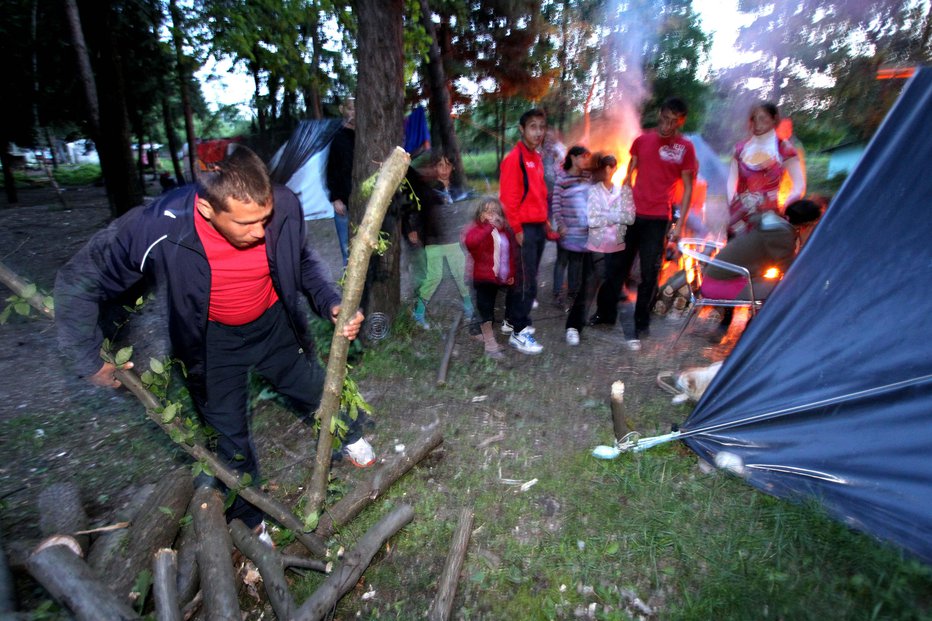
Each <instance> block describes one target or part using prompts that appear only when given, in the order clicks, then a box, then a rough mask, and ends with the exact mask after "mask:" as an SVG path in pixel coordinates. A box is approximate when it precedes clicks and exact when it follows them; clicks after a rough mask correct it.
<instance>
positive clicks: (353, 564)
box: [294, 505, 414, 621]
mask: <svg viewBox="0 0 932 621" xmlns="http://www.w3.org/2000/svg"><path fill="white" fill-rule="evenodd" d="M413 519H414V509H412V508H411V507H410V506H408V505H399V506H398V507H396V508H395V509H393V510H392V512H391V513H389V514H388V515H386V516H385V517H384V518H382V519H381V520H379V522H378V523H377V524H376V525H375V526H373V527H372V528H370V529H369V531H368V532H366V534H365V535H363V536H362V538H361V539H360V540H359V542H358V543H357V544H356V547H355V548H353V549H352V550H350V551H349V553H348V554H347V555H346V556H345V557H344V558H343V563H341V564H340V566H339V567H338V568H337V569H335V570H334V571H333V573H332V574H330V576H329V577H328V578H327V579H326V580H325V581H324V583H323V584H322V585H320V587H319V588H318V589H317V590H316V591H315V592H314V594H313V595H311V597H310V598H309V599H308V600H307V601H306V602H304V604H303V605H302V606H301V608H299V609H298V610H297V612H296V613H295V615H294V621H316V620H317V619H323V618H324V616H326V615H327V613H329V612H330V611H331V610H332V609H333V607H334V606H336V604H337V602H338V601H340V598H341V597H343V596H344V595H345V594H346V593H347V592H348V591H349V590H350V589H352V588H353V586H355V585H356V583H357V582H358V581H359V577H360V576H362V573H363V572H364V571H365V570H366V568H367V567H368V566H369V564H370V563H371V562H372V557H374V556H375V553H376V552H378V551H379V548H381V547H382V545H383V544H384V543H385V542H386V541H387V540H388V539H389V538H391V537H392V536H394V534H395V533H397V532H398V531H399V530H401V528H402V527H403V526H404V525H405V524H407V523H408V522H410V521H411V520H413Z"/></svg>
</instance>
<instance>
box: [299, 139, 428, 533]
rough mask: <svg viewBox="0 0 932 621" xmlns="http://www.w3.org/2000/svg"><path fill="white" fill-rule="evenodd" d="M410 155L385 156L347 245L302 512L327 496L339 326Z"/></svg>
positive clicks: (342, 345) (338, 384)
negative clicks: (364, 210) (358, 221)
mask: <svg viewBox="0 0 932 621" xmlns="http://www.w3.org/2000/svg"><path fill="white" fill-rule="evenodd" d="M410 162H411V158H410V157H409V156H408V154H407V153H405V151H404V149H402V148H401V147H395V150H394V151H393V152H392V154H391V155H390V156H389V158H388V160H387V161H386V162H385V163H384V164H383V165H382V169H381V170H380V171H379V176H378V179H377V180H376V182H375V188H374V189H373V190H372V196H371V198H370V199H369V203H368V205H367V206H366V213H365V215H364V216H363V219H362V223H361V224H360V225H359V229H358V230H357V232H356V235H355V236H353V240H352V243H351V245H350V256H349V260H348V262H347V264H346V278H344V281H343V300H342V302H341V306H340V316H339V317H337V323H336V327H335V328H334V330H333V340H332V341H331V343H330V357H329V359H328V360H327V375H326V377H325V378H324V391H323V395H322V396H321V401H320V408H319V409H318V411H317V412H318V414H317V415H318V416H319V417H320V434H319V435H318V437H317V456H316V458H315V460H314V472H313V474H312V475H311V482H310V484H309V485H308V488H307V491H306V492H305V494H304V498H305V500H306V503H305V515H311V514H313V513H318V512H319V511H320V509H321V507H322V506H323V504H324V501H325V500H326V498H327V482H328V480H329V478H330V458H331V452H332V450H333V434H331V433H330V421H331V419H332V418H333V417H334V416H336V415H337V413H338V412H339V410H340V396H341V395H342V394H343V380H344V379H345V378H346V355H347V353H348V352H349V343H350V342H349V339H347V338H346V337H345V336H343V326H345V325H346V323H347V322H348V321H349V320H350V319H352V318H353V317H354V316H355V315H356V309H357V308H358V307H359V303H360V302H361V301H362V293H363V287H364V285H365V282H366V272H367V271H368V269H369V259H370V257H371V256H372V252H373V250H375V248H376V247H377V246H378V241H379V230H380V228H381V226H382V220H383V219H384V218H385V212H386V211H387V210H388V206H389V204H391V200H392V197H393V196H394V194H395V190H397V189H398V186H399V185H400V184H401V181H402V179H404V176H405V173H407V171H408V164H409V163H410Z"/></svg>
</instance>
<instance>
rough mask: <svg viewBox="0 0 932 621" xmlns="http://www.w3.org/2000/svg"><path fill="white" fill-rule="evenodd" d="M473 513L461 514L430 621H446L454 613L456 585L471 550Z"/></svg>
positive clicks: (466, 511)
mask: <svg viewBox="0 0 932 621" xmlns="http://www.w3.org/2000/svg"><path fill="white" fill-rule="evenodd" d="M472 522H473V512H472V510H471V509H463V510H462V511H461V512H460V519H459V523H458V525H457V527H456V532H455V533H454V534H453V546H452V547H451V548H450V553H449V554H448V555H447V562H446V564H445V565H444V566H443V573H441V574H440V582H439V585H438V587H437V595H436V596H435V597H434V601H433V602H432V603H431V605H430V610H429V611H428V612H427V618H428V619H430V621H446V620H447V619H449V618H450V613H451V612H452V611H453V598H454V597H456V583H457V582H458V581H459V578H460V571H461V570H462V568H463V560H464V559H465V558H466V551H467V550H468V549H469V537H470V535H471V534H472Z"/></svg>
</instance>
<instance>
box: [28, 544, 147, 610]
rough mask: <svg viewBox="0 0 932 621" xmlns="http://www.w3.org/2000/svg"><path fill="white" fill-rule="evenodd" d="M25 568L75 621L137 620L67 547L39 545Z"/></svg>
mask: <svg viewBox="0 0 932 621" xmlns="http://www.w3.org/2000/svg"><path fill="white" fill-rule="evenodd" d="M75 545H76V544H75ZM26 569H28V570H29V573H30V574H31V575H32V577H33V578H35V579H36V581H37V582H39V584H41V585H42V586H43V587H45V590H46V591H48V592H49V593H51V594H52V597H54V598H55V599H56V600H57V601H59V602H61V604H62V605H64V606H65V607H66V608H68V609H69V610H70V611H71V612H73V613H74V616H75V618H76V619H78V621H122V620H123V619H138V618H139V617H138V616H137V615H136V613H135V612H133V610H132V609H131V608H130V607H128V606H127V605H126V604H125V603H123V601H122V600H121V599H120V598H117V596H116V595H114V594H113V592H111V591H110V590H109V589H108V588H107V587H106V586H104V584H103V582H101V580H100V578H98V577H97V575H96V574H95V573H94V571H93V570H92V569H91V568H90V567H88V566H87V563H85V562H84V560H83V559H82V558H81V557H79V556H78V555H77V554H76V553H75V552H74V549H72V548H71V547H70V546H68V545H50V546H48V547H42V546H41V545H40V546H39V548H37V549H36V551H35V552H33V553H32V555H30V557H29V559H28V560H27V561H26Z"/></svg>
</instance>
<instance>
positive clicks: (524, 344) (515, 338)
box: [508, 326, 544, 354]
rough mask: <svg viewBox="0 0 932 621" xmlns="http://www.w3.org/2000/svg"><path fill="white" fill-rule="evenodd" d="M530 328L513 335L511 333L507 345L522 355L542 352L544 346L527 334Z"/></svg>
mask: <svg viewBox="0 0 932 621" xmlns="http://www.w3.org/2000/svg"><path fill="white" fill-rule="evenodd" d="M530 329H531V327H530V326H528V327H527V328H525V329H524V330H521V332H519V333H517V334H515V333H514V332H512V334H511V338H509V339H508V344H509V345H511V346H512V347H514V348H515V349H517V350H518V351H519V352H521V353H522V354H539V353H540V352H542V351H544V346H543V345H541V344H540V343H538V342H537V341H536V340H535V339H534V335H533V334H532V333H531V332H529V330H530Z"/></svg>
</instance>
